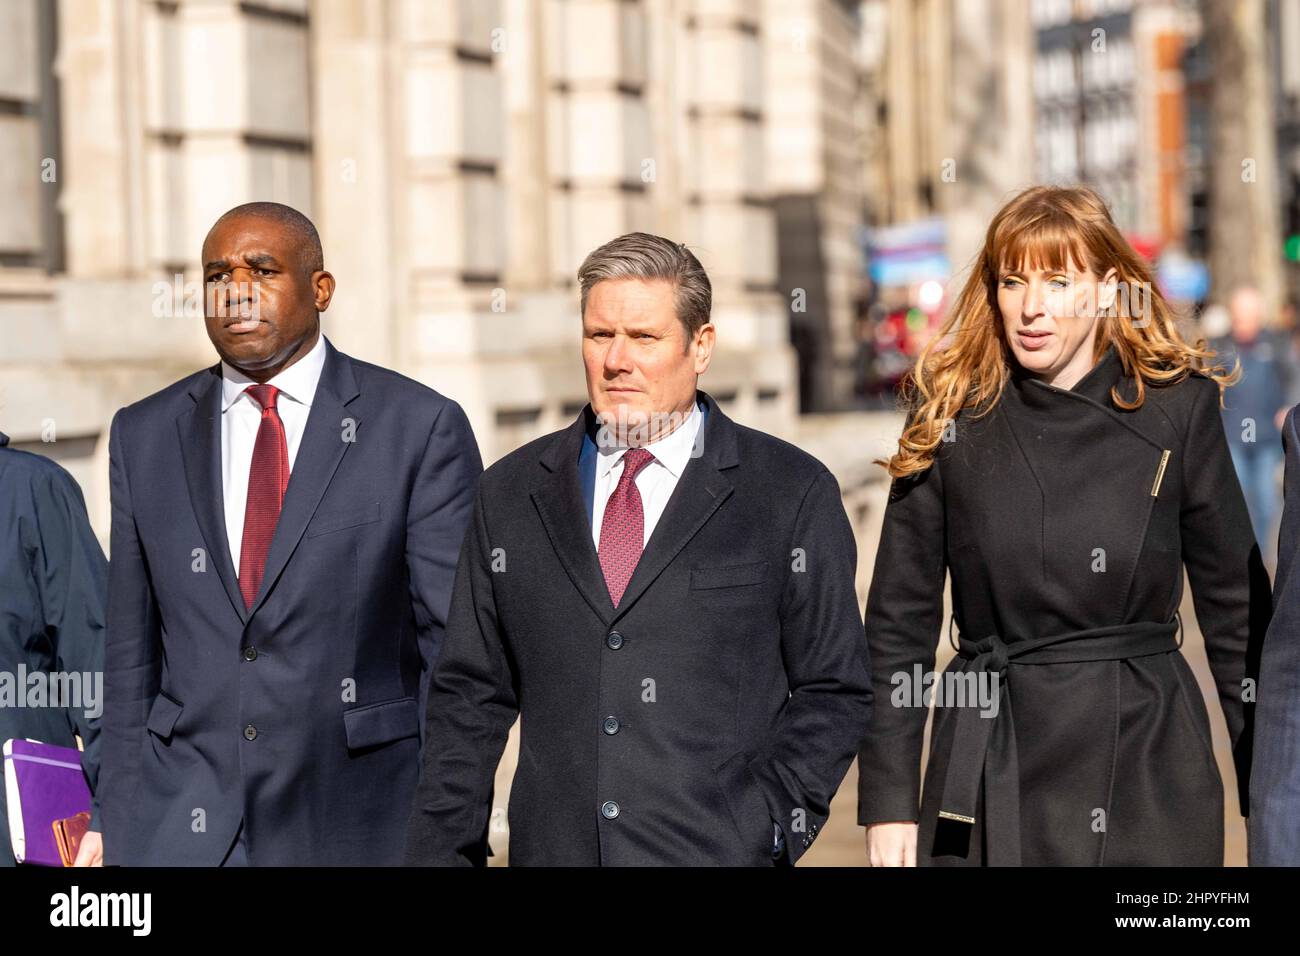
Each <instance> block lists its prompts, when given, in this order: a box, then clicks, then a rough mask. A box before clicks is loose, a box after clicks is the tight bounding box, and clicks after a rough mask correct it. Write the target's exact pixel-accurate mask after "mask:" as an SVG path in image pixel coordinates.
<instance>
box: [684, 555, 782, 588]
mask: <svg viewBox="0 0 1300 956" xmlns="http://www.w3.org/2000/svg"><path fill="white" fill-rule="evenodd" d="M766 577H767V562H766V561H757V562H755V563H754V564H733V565H731V566H729V567H725V568H692V569H691V587H692V588H735V587H740V586H741V585H744V584H762V583H763V580H764V579H765V578H766Z"/></svg>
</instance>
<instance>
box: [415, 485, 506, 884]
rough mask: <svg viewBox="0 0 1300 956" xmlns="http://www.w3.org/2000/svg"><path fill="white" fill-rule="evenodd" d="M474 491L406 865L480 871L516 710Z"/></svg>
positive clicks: (436, 675)
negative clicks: (493, 796)
mask: <svg viewBox="0 0 1300 956" xmlns="http://www.w3.org/2000/svg"><path fill="white" fill-rule="evenodd" d="M492 560H493V557H492V550H491V547H490V545H489V538H488V528H487V520H486V516H485V514H484V504H483V495H482V490H481V489H480V491H479V495H478V498H477V499H476V501H475V504H474V510H473V514H472V516H471V518H470V526H469V529H468V530H467V532H466V534H465V543H464V545H463V547H462V548H461V552H460V562H459V564H458V566H457V568H456V580H455V584H454V585H453V587H452V594H451V612H450V615H449V617H448V621H447V636H446V641H445V643H444V645H443V648H442V653H441V655H440V656H439V659H438V663H437V666H436V667H435V668H434V671H433V680H432V682H431V684H430V687H429V702H428V708H427V711H426V724H425V743H424V752H423V757H422V761H421V768H420V782H419V785H418V787H417V788H416V794H415V802H414V806H413V807H412V810H411V820H410V826H409V829H408V834H407V845H406V858H405V862H406V864H407V865H414V866H470V865H478V866H482V865H484V864H485V862H486V840H485V839H484V835H485V834H486V832H487V824H488V820H489V817H490V815H491V806H490V794H491V792H492V782H493V778H494V776H495V774H496V768H497V764H498V763H499V762H500V759H501V754H502V751H503V750H504V749H505V744H506V737H507V735H508V734H509V732H510V727H511V725H512V724H513V723H514V721H515V717H516V715H517V714H518V712H519V700H518V687H517V678H516V673H515V667H514V665H513V662H512V660H511V659H510V657H509V655H508V653H507V651H506V647H505V644H504V642H503V639H502V634H501V630H500V627H499V625H498V621H497V612H496V602H495V599H494V596H493V583H492V575H493V571H492Z"/></svg>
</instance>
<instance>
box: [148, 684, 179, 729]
mask: <svg viewBox="0 0 1300 956" xmlns="http://www.w3.org/2000/svg"><path fill="white" fill-rule="evenodd" d="M184 709H185V707H184V705H183V704H182V703H181V702H180V701H178V700H175V699H174V698H172V697H169V696H167V695H166V694H165V693H163V692H162V691H159V692H158V696H157V697H155V698H154V699H153V706H152V707H150V708H149V717H148V719H147V720H146V721H145V724H144V726H145V730H147V731H149V732H150V733H151V734H154V735H156V736H158V737H161V738H162V739H163V740H166V739H167V738H168V737H170V736H171V735H172V729H173V728H174V727H175V726H176V720H177V718H179V717H180V715H181V711H182V710H184Z"/></svg>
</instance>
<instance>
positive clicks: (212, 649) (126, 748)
mask: <svg viewBox="0 0 1300 956" xmlns="http://www.w3.org/2000/svg"><path fill="white" fill-rule="evenodd" d="M220 402H221V371H220V366H219V365H218V366H213V367H212V368H208V369H205V370H204V371H201V372H198V373H196V374H194V375H191V376H190V377H189V378H186V379H183V380H182V381H180V382H177V383H176V384H174V385H172V386H170V387H169V388H166V389H164V390H163V391H161V392H158V393H157V394H155V395H152V396H150V397H149V398H146V399H144V400H143V401H140V402H137V403H136V404H134V405H131V406H129V407H128V408H124V409H122V410H121V411H120V412H118V413H117V415H116V416H115V417H114V419H113V426H112V433H111V438H110V470H111V477H112V482H111V493H112V504H113V529H112V545H111V564H110V598H109V612H108V644H107V653H106V658H107V660H106V676H105V684H106V689H105V693H106V697H107V703H106V707H105V712H104V721H103V724H104V726H103V737H104V768H103V770H102V772H101V777H102V779H101V790H102V798H101V799H102V804H103V819H104V852H105V861H106V862H108V863H123V864H144V865H159V864H161V865H216V864H218V863H220V862H221V861H222V859H223V857H224V856H225V854H226V852H227V850H228V849H229V848H230V846H231V844H232V842H233V840H234V838H235V834H236V832H237V830H238V828H239V826H240V822H241V820H242V821H243V824H244V834H243V839H244V841H245V844H246V848H247V853H248V857H249V861H250V862H251V863H252V864H253V865H268V864H269V865H333V864H371V865H382V864H390V863H397V862H399V860H400V857H401V850H402V841H403V838H404V835H405V823H406V819H407V815H408V813H409V810H410V806H411V800H412V795H413V793H414V790H415V784H416V778H417V773H418V766H419V753H420V749H421V746H422V743H423V736H422V730H423V725H424V722H423V720H422V719H421V718H422V715H423V712H424V710H423V708H424V702H425V699H426V696H427V685H428V680H427V676H428V674H429V672H430V670H431V668H432V666H433V663H434V661H435V660H436V658H437V656H438V653H439V649H440V646H441V643H442V636H443V630H444V627H445V624H446V620H447V610H448V603H449V601H450V594H451V584H452V577H453V574H454V570H455V565H456V558H457V554H458V553H459V550H460V545H461V539H462V538H463V536H464V530H465V525H466V522H467V520H468V518H469V513H470V507H471V504H472V502H473V500H474V495H475V491H476V487H477V482H478V476H479V474H480V473H481V471H482V463H481V461H480V458H479V453H478V447H477V445H476V444H475V441H474V436H473V433H472V432H471V430H470V426H469V422H468V421H467V419H466V417H465V415H464V413H463V412H462V411H461V409H460V407H459V406H458V405H457V404H456V403H455V402H453V401H451V400H449V399H447V398H444V397H443V396H442V395H439V394H438V393H437V392H434V391H432V390H431V389H429V388H426V387H425V386H423V385H420V384H419V383H417V382H414V381H412V380H410V379H407V378H404V377H403V376H401V375H398V374H396V373H394V372H391V371H389V370H387V369H383V368H379V367H378V366H374V365H370V364H368V363H365V362H360V361H357V360H356V359H353V358H350V357H348V356H346V355H343V354H342V353H340V352H339V351H337V350H336V349H335V348H334V347H333V346H332V345H329V344H328V343H327V354H326V359H325V366H324V369H323V371H322V373H321V378H320V383H319V385H318V386H317V390H316V395H315V398H314V400H313V402H312V406H311V411H310V414H309V415H308V418H307V422H306V425H305V427H304V432H303V436H302V442H301V445H300V446H299V449H298V455H297V458H296V460H295V462H294V466H293V472H292V475H291V477H290V481H289V486H288V489H287V490H286V492H285V498H284V503H283V508H282V510H281V513H280V519H279V523H278V525H277V527H276V531H275V537H274V539H273V540H272V542H271V546H270V551H269V553H268V555H267V562H266V572H265V577H264V579H263V581H262V587H261V591H260V592H259V594H258V595H257V597H256V599H255V600H254V603H253V605H252V608H251V609H247V608H245V606H244V601H243V599H242V597H241V595H240V592H239V582H238V580H237V576H236V570H235V568H234V567H233V565H232V562H231V557H230V549H229V546H228V540H227V533H228V529H227V528H226V527H225V517H224V508H223V505H222V477H221V421H220V416H221V411H220V409H221V405H220ZM236 533H239V532H238V531H236Z"/></svg>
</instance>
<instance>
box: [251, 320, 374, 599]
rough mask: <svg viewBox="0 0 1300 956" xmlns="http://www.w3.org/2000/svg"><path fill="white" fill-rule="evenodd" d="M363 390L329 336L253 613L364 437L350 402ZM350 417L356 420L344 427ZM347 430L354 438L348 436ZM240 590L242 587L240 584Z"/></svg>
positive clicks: (359, 421) (269, 590) (355, 408)
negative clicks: (352, 449) (341, 464)
mask: <svg viewBox="0 0 1300 956" xmlns="http://www.w3.org/2000/svg"><path fill="white" fill-rule="evenodd" d="M359 394H360V392H359V391H358V390H357V384H356V379H355V378H354V377H353V374H352V361H351V359H349V358H348V357H347V356H345V355H343V354H341V353H340V352H339V351H338V350H337V349H336V348H334V346H333V345H331V344H330V343H329V341H328V340H326V342H325V367H324V368H323V369H322V370H321V376H320V382H319V383H318V384H317V386H316V395H315V397H314V398H313V399H312V403H311V411H310V412H309V413H308V415H307V424H306V425H305V426H304V428H303V433H302V441H301V442H300V443H299V445H298V455H297V458H296V459H295V460H294V463H293V470H292V471H291V472H290V474H289V487H288V488H287V489H285V492H284V504H283V506H282V507H281V509H280V520H279V522H277V524H276V526H275V536H274V537H273V538H272V539H271V548H270V550H269V551H268V552H267V555H266V571H265V573H264V575H263V577H262V588H261V590H260V591H259V592H258V594H257V598H256V599H255V600H254V601H253V607H252V609H251V610H250V611H249V614H248V616H249V617H250V618H251V617H252V616H253V615H254V614H256V613H257V611H258V609H259V608H261V606H262V605H263V604H264V603H265V602H266V597H267V595H268V594H269V593H270V592H271V589H272V588H273V587H274V586H275V582H276V580H277V579H278V578H279V577H280V574H281V573H282V572H283V571H284V568H285V565H286V564H288V563H289V558H290V557H292V556H293V552H294V549H296V548H297V547H298V542H299V541H301V540H302V536H303V532H304V531H306V530H307V523H308V522H309V521H311V518H312V515H314V514H315V513H316V508H317V506H318V505H319V504H320V501H321V498H322V497H324V495H325V489H326V488H328V487H329V484H330V481H331V480H333V478H334V472H335V471H337V470H338V467H339V462H341V461H342V460H343V456H344V455H345V454H347V450H348V448H350V447H351V446H352V445H353V444H355V442H356V441H359V440H360V434H361V432H360V426H361V415H360V409H359V408H358V407H355V406H354V407H352V408H349V407H348V405H349V403H351V402H352V401H353V399H355V398H356V397H357V396H358V395H359ZM345 419H348V420H350V422H351V424H350V426H349V427H347V428H346V430H345V421H344V420H345ZM345 434H346V435H347V437H348V438H351V439H353V440H345ZM236 593H238V588H236Z"/></svg>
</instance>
